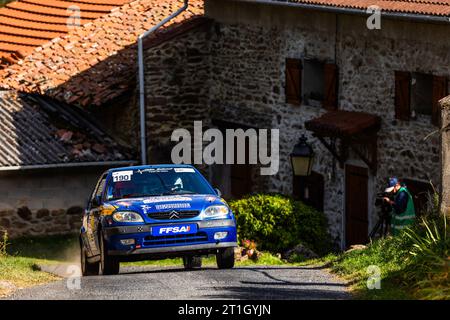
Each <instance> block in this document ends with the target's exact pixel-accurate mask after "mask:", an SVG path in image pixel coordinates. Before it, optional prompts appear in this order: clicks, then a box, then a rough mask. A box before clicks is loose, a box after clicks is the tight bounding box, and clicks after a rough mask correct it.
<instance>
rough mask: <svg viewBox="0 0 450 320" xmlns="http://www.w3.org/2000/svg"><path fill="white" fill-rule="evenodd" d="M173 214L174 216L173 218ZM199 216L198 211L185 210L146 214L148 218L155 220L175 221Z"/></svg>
mask: <svg viewBox="0 0 450 320" xmlns="http://www.w3.org/2000/svg"><path fill="white" fill-rule="evenodd" d="M174 212H175V213H176V216H174ZM199 214H200V211H198V210H186V211H176V210H171V211H164V212H152V213H149V214H148V217H149V218H151V219H156V220H177V219H188V218H194V217H196V216H198V215H199Z"/></svg>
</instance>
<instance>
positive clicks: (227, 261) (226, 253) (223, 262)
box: [216, 248, 234, 269]
mask: <svg viewBox="0 0 450 320" xmlns="http://www.w3.org/2000/svg"><path fill="white" fill-rule="evenodd" d="M216 262H217V267H218V268H219V269H231V268H233V267H234V248H225V249H219V251H218V252H217V253H216Z"/></svg>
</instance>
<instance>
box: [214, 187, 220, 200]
mask: <svg viewBox="0 0 450 320" xmlns="http://www.w3.org/2000/svg"><path fill="white" fill-rule="evenodd" d="M214 191H215V192H216V194H217V196H218V197H220V198H222V192H220V190H219V189H218V188H214Z"/></svg>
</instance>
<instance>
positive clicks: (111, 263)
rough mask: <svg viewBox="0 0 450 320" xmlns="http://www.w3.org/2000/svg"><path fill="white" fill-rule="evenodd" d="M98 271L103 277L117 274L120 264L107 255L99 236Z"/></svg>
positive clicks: (104, 244) (103, 241) (102, 240)
mask: <svg viewBox="0 0 450 320" xmlns="http://www.w3.org/2000/svg"><path fill="white" fill-rule="evenodd" d="M100 269H101V271H102V274H103V275H113V274H118V273H119V270H120V262H119V260H118V259H117V258H116V257H113V256H110V255H108V252H107V248H106V243H105V240H104V239H103V237H102V236H101V235H100Z"/></svg>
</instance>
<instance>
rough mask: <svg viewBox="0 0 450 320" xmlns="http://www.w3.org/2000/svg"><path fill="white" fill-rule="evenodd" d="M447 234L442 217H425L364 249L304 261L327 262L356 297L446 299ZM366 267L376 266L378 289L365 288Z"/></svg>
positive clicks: (449, 291) (448, 290) (449, 286)
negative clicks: (349, 286) (396, 233)
mask: <svg viewBox="0 0 450 320" xmlns="http://www.w3.org/2000/svg"><path fill="white" fill-rule="evenodd" d="M439 219H440V220H439ZM442 222H444V223H442ZM448 234H449V230H448V228H447V226H446V223H445V220H444V219H442V218H434V219H425V220H423V221H422V222H421V223H418V224H417V225H416V226H414V227H413V228H411V229H409V230H406V231H405V232H403V233H402V234H401V235H399V236H397V237H388V238H386V239H380V240H377V241H374V242H373V243H372V244H370V245H369V246H368V247H367V249H363V250H355V251H350V252H346V253H343V254H338V255H329V256H327V257H325V258H322V259H319V260H316V261H308V262H307V263H322V264H325V265H327V266H328V267H329V268H330V269H331V271H332V272H334V273H336V274H337V275H339V276H341V277H342V278H344V279H346V280H348V281H350V283H351V284H352V289H353V290H352V291H353V293H354V294H355V297H356V298H359V299H375V300H379V299H382V300H385V299H396V300H401V299H447V300H448V299H450V278H449V266H450V256H449V241H448ZM369 266H377V267H378V268H379V271H380V280H381V288H380V289H379V290H377V289H372V290H370V289H369V288H368V287H367V280H368V279H369V277H370V276H371V275H373V274H372V273H370V270H369V269H368V267H369Z"/></svg>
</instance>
